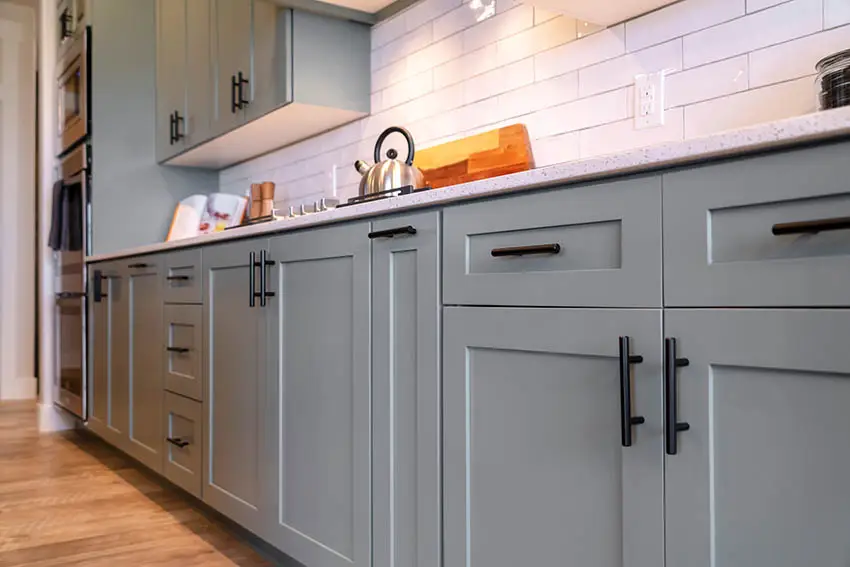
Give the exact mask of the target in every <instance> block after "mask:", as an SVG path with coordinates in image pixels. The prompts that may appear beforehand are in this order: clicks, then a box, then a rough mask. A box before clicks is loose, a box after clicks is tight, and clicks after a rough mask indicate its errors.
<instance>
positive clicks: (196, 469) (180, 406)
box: [162, 392, 203, 498]
mask: <svg viewBox="0 0 850 567" xmlns="http://www.w3.org/2000/svg"><path fill="white" fill-rule="evenodd" d="M163 410H164V411H163V413H164V414H165V422H164V423H163V431H164V432H165V439H164V445H163V455H164V462H163V465H162V474H163V475H164V476H165V478H167V479H168V480H170V481H171V482H173V483H174V484H176V485H177V486H179V487H180V488H182V489H183V490H185V491H186V492H188V493H189V494H191V495H193V496H195V497H197V498H200V497H201V485H202V476H203V475H202V468H201V467H202V466H203V459H202V452H203V417H202V414H203V409H202V408H201V404H200V402H196V401H195V400H190V399H189V398H184V397H183V396H178V395H177V394H172V393H171V392H165V403H164V407H163Z"/></svg>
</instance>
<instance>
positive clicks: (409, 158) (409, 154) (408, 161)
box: [375, 126, 416, 165]
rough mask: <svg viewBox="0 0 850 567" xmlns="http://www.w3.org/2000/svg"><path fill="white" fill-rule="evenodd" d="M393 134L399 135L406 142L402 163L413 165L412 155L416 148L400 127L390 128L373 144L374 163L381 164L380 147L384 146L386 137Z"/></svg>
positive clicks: (411, 139)
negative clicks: (405, 154) (405, 151)
mask: <svg viewBox="0 0 850 567" xmlns="http://www.w3.org/2000/svg"><path fill="white" fill-rule="evenodd" d="M393 133H399V134H401V135H402V136H404V139H405V140H407V159H406V160H404V163H406V164H407V165H413V155H414V154H415V153H416V147H415V146H414V145H413V136H411V135H410V132H408V131H407V130H405V129H404V128H402V127H401V126H391V127H390V128H387V129H386V130H384V132H383V133H382V134H381V135H380V136H378V141H377V142H376V143H375V163H381V146H382V145H383V144H384V140H386V139H387V136H389V135H390V134H393Z"/></svg>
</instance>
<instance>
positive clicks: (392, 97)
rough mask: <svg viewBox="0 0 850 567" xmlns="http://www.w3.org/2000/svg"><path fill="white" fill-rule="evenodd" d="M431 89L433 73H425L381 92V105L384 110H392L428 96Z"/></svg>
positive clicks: (432, 86)
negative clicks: (402, 104)
mask: <svg viewBox="0 0 850 567" xmlns="http://www.w3.org/2000/svg"><path fill="white" fill-rule="evenodd" d="M433 89H434V75H433V72H431V71H426V72H424V73H420V74H419V75H415V76H413V77H410V78H409V79H405V80H404V81H401V82H400V83H397V84H395V85H393V86H391V87H389V88H387V89H385V90H383V91H381V92H382V96H383V102H382V104H383V107H384V108H392V107H393V106H397V105H399V104H401V103H403V102H407V101H409V100H413V99H415V98H419V97H421V96H423V95H425V94H428V93H430V92H431V91H432V90H433Z"/></svg>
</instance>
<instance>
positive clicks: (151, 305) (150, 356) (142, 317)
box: [127, 257, 163, 472]
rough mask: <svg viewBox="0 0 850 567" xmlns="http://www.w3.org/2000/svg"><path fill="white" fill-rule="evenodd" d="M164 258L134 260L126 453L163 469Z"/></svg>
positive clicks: (130, 284)
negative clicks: (128, 425) (162, 267)
mask: <svg viewBox="0 0 850 567" xmlns="http://www.w3.org/2000/svg"><path fill="white" fill-rule="evenodd" d="M161 262H162V259H161V257H149V258H143V259H135V260H131V261H130V263H129V267H128V272H129V273H128V276H127V288H128V289H127V295H128V297H129V312H130V335H129V339H130V429H129V431H128V435H129V445H128V449H127V452H128V453H129V454H130V455H132V456H133V457H135V458H136V459H138V460H139V461H140V462H141V463H143V464H144V465H146V466H148V467H149V468H151V469H153V470H155V471H157V472H159V471H161V470H162V448H163V447H162V440H163V436H162V386H163V384H162V350H163V340H162V271H161Z"/></svg>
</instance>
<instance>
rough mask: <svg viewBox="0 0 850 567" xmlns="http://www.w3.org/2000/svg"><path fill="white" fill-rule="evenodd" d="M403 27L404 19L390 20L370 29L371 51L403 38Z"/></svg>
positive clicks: (404, 30) (404, 28)
mask: <svg viewBox="0 0 850 567" xmlns="http://www.w3.org/2000/svg"><path fill="white" fill-rule="evenodd" d="M405 25H406V24H405V21H404V18H390V19H388V20H384V21H383V22H381V23H379V24H377V25H376V26H374V27H372V36H371V37H372V51H375V50H376V49H378V48H379V47H381V46H384V45H386V44H388V43H389V42H391V41H392V40H394V39H398V38H400V37H401V36H403V35H404V33H405V32H406V31H407V29H406V27H405Z"/></svg>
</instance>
